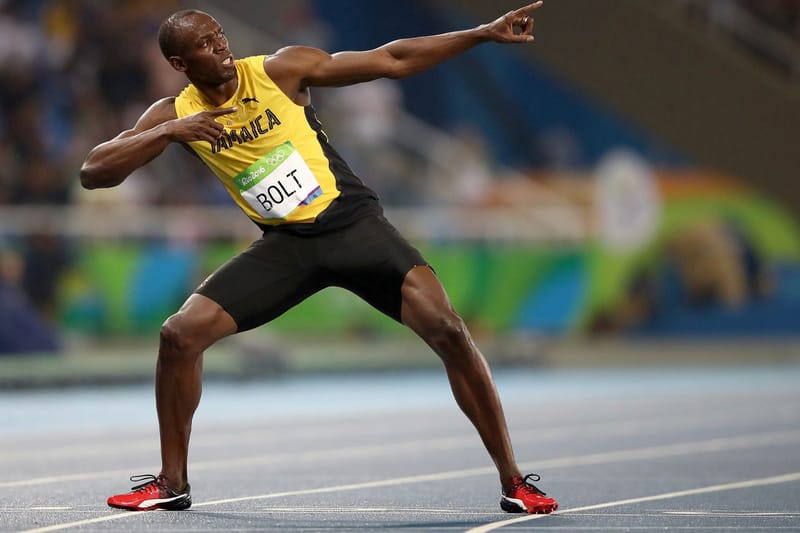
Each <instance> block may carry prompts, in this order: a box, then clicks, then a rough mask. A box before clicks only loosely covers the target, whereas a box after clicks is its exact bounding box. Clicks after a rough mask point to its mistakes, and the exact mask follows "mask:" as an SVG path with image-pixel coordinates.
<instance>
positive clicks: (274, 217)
mask: <svg viewBox="0 0 800 533" xmlns="http://www.w3.org/2000/svg"><path fill="white" fill-rule="evenodd" d="M264 58H265V56H263V55H261V56H252V57H247V58H244V59H240V60H237V61H236V73H237V76H238V81H239V86H238V88H237V89H236V92H235V93H234V94H233V96H231V98H230V99H229V100H228V101H227V102H224V103H223V104H222V105H220V106H219V107H220V108H224V107H237V108H238V109H237V111H236V112H234V113H231V114H229V115H224V116H220V117H217V119H216V120H217V121H218V122H219V123H220V124H222V125H223V128H224V132H223V134H222V135H221V136H220V138H219V139H218V140H217V141H216V142H215V143H209V142H207V141H195V142H191V143H188V144H189V146H190V147H191V149H192V150H193V151H194V152H195V153H196V154H197V155H198V156H199V157H200V159H201V160H202V161H203V162H204V163H205V164H206V166H208V167H209V168H210V169H211V170H212V172H214V174H215V175H216V176H217V178H219V180H220V181H221V182H222V184H223V185H224V186H225V188H226V189H227V191H228V193H229V194H230V195H231V197H232V198H233V200H234V201H235V202H236V204H237V205H238V206H239V207H240V208H241V209H242V210H243V211H244V212H245V213H246V214H247V216H249V217H250V218H251V219H252V220H253V221H254V222H255V223H256V224H257V225H258V226H259V227H261V228H262V229H264V230H267V229H272V228H276V229H277V228H282V229H291V230H294V231H297V232H301V233H306V232H308V233H311V232H317V231H324V230H325V229H332V228H336V227H341V226H343V225H346V224H347V223H349V222H350V221H352V220H355V219H357V218H360V217H361V216H363V215H366V214H371V213H376V212H377V213H380V211H382V210H381V208H380V205H379V204H378V199H377V195H376V194H375V193H374V191H372V190H371V189H369V188H367V187H366V186H365V185H364V184H363V183H362V182H361V180H360V179H359V178H358V177H356V176H355V174H354V173H353V172H352V170H350V168H349V167H348V165H347V164H346V163H345V162H344V161H343V160H342V158H341V157H340V156H339V155H338V153H337V152H336V151H335V150H334V149H333V148H332V147H331V145H330V144H329V142H328V138H327V135H326V134H325V132H324V131H323V129H322V125H321V124H320V122H319V120H318V119H317V117H316V115H315V113H314V109H313V107H311V106H310V105H309V106H305V107H304V106H299V105H297V104H295V103H294V102H293V101H292V100H290V99H289V97H288V96H286V94H284V93H283V91H282V90H281V89H280V88H279V87H278V86H277V85H276V84H275V83H274V82H273V81H272V80H271V79H270V77H269V76H268V75H267V73H266V72H265V70H264ZM212 109H217V107H215V106H213V105H210V104H208V103H207V102H206V101H205V99H204V98H203V95H202V94H201V93H200V91H199V90H198V89H197V88H196V87H195V86H194V85H192V84H190V85H188V86H187V87H186V88H185V89H184V90H183V91H182V92H181V93H180V95H178V97H177V98H176V99H175V112H176V114H177V116H178V118H182V117H186V116H189V115H192V114H195V113H199V112H201V111H207V110H212ZM323 215H324V217H323ZM323 219H324V222H325V223H324V224H322V221H323Z"/></svg>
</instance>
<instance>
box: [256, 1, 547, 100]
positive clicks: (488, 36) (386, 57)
mask: <svg viewBox="0 0 800 533" xmlns="http://www.w3.org/2000/svg"><path fill="white" fill-rule="evenodd" d="M541 6H542V2H541V1H539V2H536V3H534V4H530V5H528V6H526V7H523V8H520V9H517V10H514V11H511V12H509V13H506V14H505V15H503V16H502V17H500V18H498V19H497V20H495V21H494V22H491V23H489V24H483V25H481V26H478V27H476V28H472V29H469V30H462V31H454V32H450V33H443V34H439V35H429V36H425V37H414V38H410V39H400V40H397V41H392V42H390V43H387V44H385V45H383V46H381V47H378V48H375V49H373V50H368V51H364V52H339V53H336V54H332V55H330V54H327V53H326V52H323V51H322V50H318V49H316V48H309V47H301V46H291V47H287V48H284V49H281V50H279V51H278V52H277V53H275V54H274V55H271V56H268V57H267V58H266V59H265V60H264V68H265V70H266V71H267V74H269V75H270V77H271V78H272V79H273V80H274V81H275V82H276V83H277V84H278V86H279V87H280V88H281V89H282V90H283V91H284V92H285V93H286V94H287V95H288V96H289V97H290V98H292V99H293V100H295V101H296V102H297V103H303V102H302V100H303V98H304V96H305V93H306V89H307V88H308V87H340V86H345V85H352V84H355V83H361V82H365V81H371V80H374V79H377V78H393V79H398V78H404V77H407V76H412V75H414V74H418V73H420V72H423V71H425V70H427V69H429V68H431V67H434V66H436V65H438V64H439V63H442V62H444V61H446V60H448V59H450V58H452V57H455V56H457V55H458V54H461V53H462V52H464V51H466V50H468V49H469V48H472V47H473V46H476V45H478V44H480V43H483V42H487V41H493V42H500V43H525V42H530V41H532V40H533V35H532V32H533V19H532V18H531V17H530V16H529V13H531V12H532V11H534V10H536V9H538V8H539V7H541ZM515 28H517V29H518V30H519V31H518V32H515V31H514V30H515Z"/></svg>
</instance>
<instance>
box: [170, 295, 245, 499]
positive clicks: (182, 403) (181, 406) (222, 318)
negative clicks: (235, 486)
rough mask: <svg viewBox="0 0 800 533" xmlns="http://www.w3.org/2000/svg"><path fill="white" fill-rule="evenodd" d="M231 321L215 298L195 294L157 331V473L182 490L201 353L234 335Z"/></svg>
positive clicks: (199, 386)
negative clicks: (158, 448)
mask: <svg viewBox="0 0 800 533" xmlns="http://www.w3.org/2000/svg"><path fill="white" fill-rule="evenodd" d="M236 330H237V326H236V323H235V322H234V320H233V318H231V316H230V315H229V314H228V313H226V312H225V311H224V310H223V309H222V308H221V307H220V306H219V305H217V304H216V303H215V302H214V301H213V300H210V299H208V298H206V297H205V296H201V295H199V294H193V295H192V296H190V297H189V299H188V300H187V301H186V303H185V304H184V305H183V306H182V307H181V309H180V310H179V311H178V312H177V313H176V314H174V315H173V316H171V317H170V318H168V319H167V321H166V322H165V323H164V325H163V326H162V328H161V341H160V345H159V349H158V364H157V365H156V410H157V411H158V426H159V431H160V434H161V474H162V475H164V476H166V478H167V480H168V483H169V486H170V488H172V489H175V490H181V489H183V488H184V487H185V486H186V483H187V480H188V474H187V461H188V453H189V436H190V434H191V430H192V417H193V416H194V412H195V410H196V409H197V406H198V404H199V403H200V394H201V391H202V371H203V351H204V350H205V349H206V348H208V347H209V346H211V345H212V344H214V343H215V342H216V341H218V340H219V339H221V338H223V337H225V336H227V335H231V334H233V333H235V332H236Z"/></svg>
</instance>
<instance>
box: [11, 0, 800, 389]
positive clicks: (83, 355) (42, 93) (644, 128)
mask: <svg viewBox="0 0 800 533" xmlns="http://www.w3.org/2000/svg"><path fill="white" fill-rule="evenodd" d="M185 7H196V8H199V9H203V10H206V11H208V12H210V13H211V14H212V15H214V16H215V17H216V18H217V19H218V20H219V21H220V22H221V23H222V24H223V26H224V27H225V28H226V32H227V34H228V36H229V39H230V42H231V48H232V50H233V52H234V54H235V55H236V56H237V57H243V56H246V55H250V54H256V53H266V52H269V51H272V50H275V49H277V48H279V47H280V46H283V45H286V44H310V45H314V46H318V47H321V48H324V49H326V50H329V51H335V50H342V49H367V48H371V47H374V46H377V45H380V44H382V43H384V42H386V41H389V40H392V39H396V38H400V37H407V36H414V35H420V34H425V33H434V32H437V33H438V32H442V31H448V30H454V29H461V28H465V27H469V26H472V25H475V24H478V23H480V22H483V21H488V20H490V19H493V18H495V17H496V16H498V15H499V14H501V13H502V12H504V11H506V10H509V9H512V8H514V7H517V3H516V2H509V1H505V0H503V1H498V2H491V3H490V2H484V1H482V0H458V1H455V0H409V1H406V2H391V3H389V2H363V1H356V0H271V1H270V2H262V1H258V0H233V1H225V2H223V1H216V0H198V1H196V2H184V1H180V0H157V1H156V0H131V1H123V0H115V1H105V0H0V78H1V80H0V385H3V386H23V385H26V384H45V383H49V384H53V383H72V382H85V381H87V380H88V381H102V382H108V381H128V380H135V379H150V378H151V375H152V368H153V362H154V358H155V350H156V345H157V336H158V328H159V325H160V324H161V322H162V321H163V320H164V319H165V318H166V317H167V316H169V315H170V314H171V313H172V312H174V310H175V309H176V308H177V307H178V306H179V305H180V303H181V302H182V301H183V300H184V298H185V297H186V295H187V294H188V293H189V292H190V291H191V290H192V289H193V288H194V287H195V286H196V285H197V284H198V283H199V281H201V280H202V279H203V278H204V277H205V275H207V274H208V273H209V272H210V271H211V270H212V269H213V268H215V267H216V266H217V265H219V264H220V263H221V262H223V261H224V260H226V259H227V258H229V257H230V256H231V255H233V254H234V253H236V252H237V251H238V250H240V249H241V248H242V247H243V246H245V245H246V244H248V242H249V241H250V240H252V239H254V238H256V237H257V233H256V228H255V226H253V225H252V224H251V223H250V222H249V221H248V220H247V218H246V217H245V216H244V215H242V214H240V213H239V212H238V210H237V208H236V207H234V206H233V204H232V202H230V201H229V199H228V197H227V195H226V193H225V192H224V190H223V188H222V187H221V186H220V185H219V184H218V183H217V182H216V180H215V178H213V176H211V174H210V173H209V172H208V171H206V170H205V169H204V168H203V167H202V166H200V165H199V163H197V162H196V161H194V160H193V159H192V158H191V157H189V156H187V155H186V154H185V153H184V152H183V151H182V150H180V149H177V148H173V149H170V150H168V152H167V153H166V154H165V155H164V156H162V157H161V158H159V159H158V160H157V161H155V162H154V163H152V164H151V165H149V166H148V167H146V168H144V169H142V170H141V171H139V172H137V173H136V174H135V175H133V176H131V177H130V178H129V179H128V180H127V182H126V183H125V184H123V186H120V187H118V188H115V189H111V190H105V191H92V192H88V191H84V190H82V189H81V188H80V186H79V183H78V180H77V173H78V169H79V167H80V164H81V162H82V160H83V158H84V156H85V154H86V153H87V151H88V150H89V149H90V148H91V147H92V146H94V145H95V144H97V143H98V142H100V141H102V140H106V139H108V138H110V137H112V136H113V135H115V134H116V133H118V132H119V131H121V130H123V129H126V128H128V127H130V126H132V124H133V123H134V121H135V119H136V117H138V115H139V114H140V113H141V112H142V111H143V110H144V109H145V107H146V106H147V105H149V103H151V102H152V101H154V100H155V99H157V98H160V97H163V96H167V95H174V94H177V92H178V91H180V89H181V88H182V87H183V86H184V84H185V82H184V80H183V78H182V77H181V76H180V75H178V74H176V73H175V72H173V71H172V70H171V68H170V67H169V66H168V65H167V63H166V62H165V61H164V60H163V58H162V57H161V55H160V51H159V50H158V46H157V42H156V39H155V34H156V31H157V28H158V25H159V23H160V21H161V20H162V19H163V17H164V16H166V15H168V14H169V13H171V12H173V11H175V10H178V9H182V8H185ZM536 20H537V22H536V36H537V41H536V43H535V44H534V45H532V46H524V47H508V46H499V45H484V46H482V47H479V48H476V49H474V50H472V51H470V52H469V53H467V54H465V55H463V56H462V57H459V58H458V59H456V60H454V61H451V62H449V63H447V64H445V65H442V66H440V67H438V68H436V69H435V70H433V71H431V72H429V73H426V74H423V75H420V76H417V77H414V78H412V79H408V80H404V81H400V82H385V81H378V82H373V83H370V84H364V85H361V86H357V87H352V88H348V89H341V90H339V89H337V90H333V89H320V90H317V91H315V92H314V102H315V106H316V107H317V110H318V114H319V116H320V117H321V119H322V121H323V124H325V126H326V130H327V131H328V132H329V134H330V136H331V138H332V141H333V144H334V146H336V147H337V148H338V149H339V150H340V151H341V152H342V153H343V154H344V155H345V157H346V159H347V160H348V161H349V162H350V163H351V165H352V166H353V167H354V168H355V169H356V171H357V173H359V174H360V175H361V176H362V177H363V178H364V180H365V181H366V182H367V183H368V184H369V185H370V186H372V187H373V188H375V189H376V190H377V191H378V192H379V194H380V195H381V197H382V199H383V201H384V204H385V206H386V208H387V213H388V216H389V218H390V219H391V220H392V221H393V222H395V224H396V225H397V226H398V227H399V228H400V229H401V230H402V231H403V232H405V233H406V234H407V235H408V236H409V237H410V238H411V239H412V240H413V241H414V242H415V243H416V244H418V245H419V246H420V248H421V249H422V250H423V252H424V253H425V254H426V256H427V257H428V259H429V260H430V261H431V262H432V264H433V265H434V266H435V267H436V269H437V271H438V273H439V274H440V276H441V277H442V278H443V280H444V283H445V286H446V287H447V288H448V290H449V292H450V295H451V298H452V299H453V301H454V303H455V306H456V308H457V309H458V310H459V311H460V312H461V314H462V315H463V316H464V317H465V319H467V321H468V322H469V323H470V325H471V327H472V330H473V333H474V335H475V337H476V338H477V340H478V342H479V344H480V345H482V347H483V348H484V352H485V353H486V355H487V357H488V358H489V359H490V361H492V362H493V363H494V364H498V365H502V364H551V365H557V364H584V365H589V364H602V363H608V362H614V363H621V362H624V363H631V364H652V363H660V364H663V363H669V362H671V361H675V362H682V363H687V362H688V363H709V362H725V363H729V362H736V361H748V362H758V361H775V360H781V361H785V360H797V359H798V357H799V356H800V350H798V347H800V344H798V342H797V341H798V329H799V328H798V326H799V325H800V318H799V317H800V233H799V232H798V215H800V185H798V177H799V176H798V169H800V150H798V145H799V144H800V1H797V0H758V1H755V0H673V1H670V2H642V1H639V0H614V2H596V1H594V0H551V1H548V2H546V5H545V7H544V8H543V9H542V10H541V11H539V12H537V19H536ZM212 351H213V352H216V354H218V355H216V354H215V356H213V357H207V358H206V368H207V373H208V374H209V375H212V376H213V375H220V376H234V377H244V376H254V375H268V374H274V373H276V372H289V371H300V370H331V369H356V368H358V369H364V368H367V369H375V368H404V367H405V368H408V367H420V366H425V365H436V364H438V362H437V361H435V356H433V355H432V354H429V353H428V352H427V350H425V349H424V348H423V346H422V344H421V343H419V341H417V340H416V339H414V338H411V334H410V333H408V332H406V331H405V330H404V329H403V328H401V327H399V326H397V325H396V324H394V323H392V322H391V321H390V320H388V319H385V318H384V317H381V316H379V315H378V313H376V312H374V311H372V310H371V309H370V308H368V307H367V306H366V305H365V304H363V303H361V302H360V301H359V300H357V299H355V298H354V297H352V296H350V295H349V294H348V293H346V292H343V291H340V290H334V289H329V290H327V291H324V292H323V293H321V294H319V295H317V296H315V297H314V298H312V299H311V300H309V301H307V302H305V303H303V304H302V305H301V306H299V307H298V308H297V309H295V310H293V311H292V312H291V313H289V314H287V315H286V316H285V317H282V318H281V319H279V320H277V321H276V322H274V323H273V324H271V325H269V326H267V327H264V328H261V329H259V330H257V331H255V332H251V333H248V334H246V335H241V336H237V337H234V338H232V339H228V340H226V341H225V342H222V343H220V345H219V346H218V347H216V348H214V349H213V350H212Z"/></svg>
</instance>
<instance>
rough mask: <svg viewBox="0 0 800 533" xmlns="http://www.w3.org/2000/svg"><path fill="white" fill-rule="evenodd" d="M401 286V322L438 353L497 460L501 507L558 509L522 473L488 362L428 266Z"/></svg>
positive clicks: (416, 269)
mask: <svg viewBox="0 0 800 533" xmlns="http://www.w3.org/2000/svg"><path fill="white" fill-rule="evenodd" d="M401 291H402V307H401V319H402V322H403V323H404V324H405V325H407V326H408V327H409V328H411V329H412V330H413V331H414V332H416V333H417V334H418V335H419V336H420V337H421V338H422V339H423V340H424V341H425V342H426V343H427V344H428V345H429V346H430V347H431V348H432V349H433V350H434V351H435V352H436V353H437V354H438V355H439V357H440V358H441V359H442V362H443V363H444V365H445V369H446V372H447V377H448V379H449V381H450V386H451V388H452V390H453V394H454V396H455V399H456V402H457V403H458V405H459V407H460V408H461V410H462V411H463V412H464V414H466V415H467V417H468V418H469V419H470V421H472V423H473V425H474V426H475V428H476V429H477V430H478V434H479V435H480V437H481V439H482V441H483V444H484V446H486V449H487V451H488V452H489V455H490V456H491V458H492V460H493V461H494V463H495V465H496V466H497V470H498V473H499V475H500V483H501V486H502V488H503V494H504V496H503V501H501V505H502V506H503V509H505V510H507V511H512V512H521V511H527V512H529V513H549V512H552V511H554V510H555V509H557V508H558V504H557V503H556V501H555V500H553V499H552V498H547V497H545V495H544V493H542V492H541V491H539V490H538V489H536V488H535V487H534V486H533V485H531V484H529V483H527V480H524V479H523V478H522V475H521V473H520V470H519V467H518V466H517V463H516V460H515V459H514V451H513V449H512V446H511V439H510V437H509V433H508V427H507V425H506V419H505V414H504V413H503V408H502V405H501V403H500V398H499V396H498V394H497V391H496V389H495V385H494V380H493V379H492V375H491V372H490V370H489V365H488V364H487V362H486V359H485V358H484V357H483V354H481V352H480V350H479V349H478V347H477V346H476V345H475V343H474V342H473V340H472V338H471V336H470V334H469V331H468V330H467V327H466V325H465V324H464V321H463V320H462V319H461V317H460V316H459V315H458V314H457V313H456V311H455V310H454V309H453V306H452V305H451V303H450V299H449V298H448V296H447V293H446V292H445V290H444V287H443V286H442V284H441V283H440V282H439V279H438V278H437V277H436V275H435V274H434V273H433V271H432V270H431V269H430V268H429V267H427V266H416V267H414V268H412V269H411V270H410V271H409V272H408V274H407V275H406V278H405V280H404V281H403V285H402V289H401ZM536 479H537V478H534V480H536ZM528 487H532V488H528Z"/></svg>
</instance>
